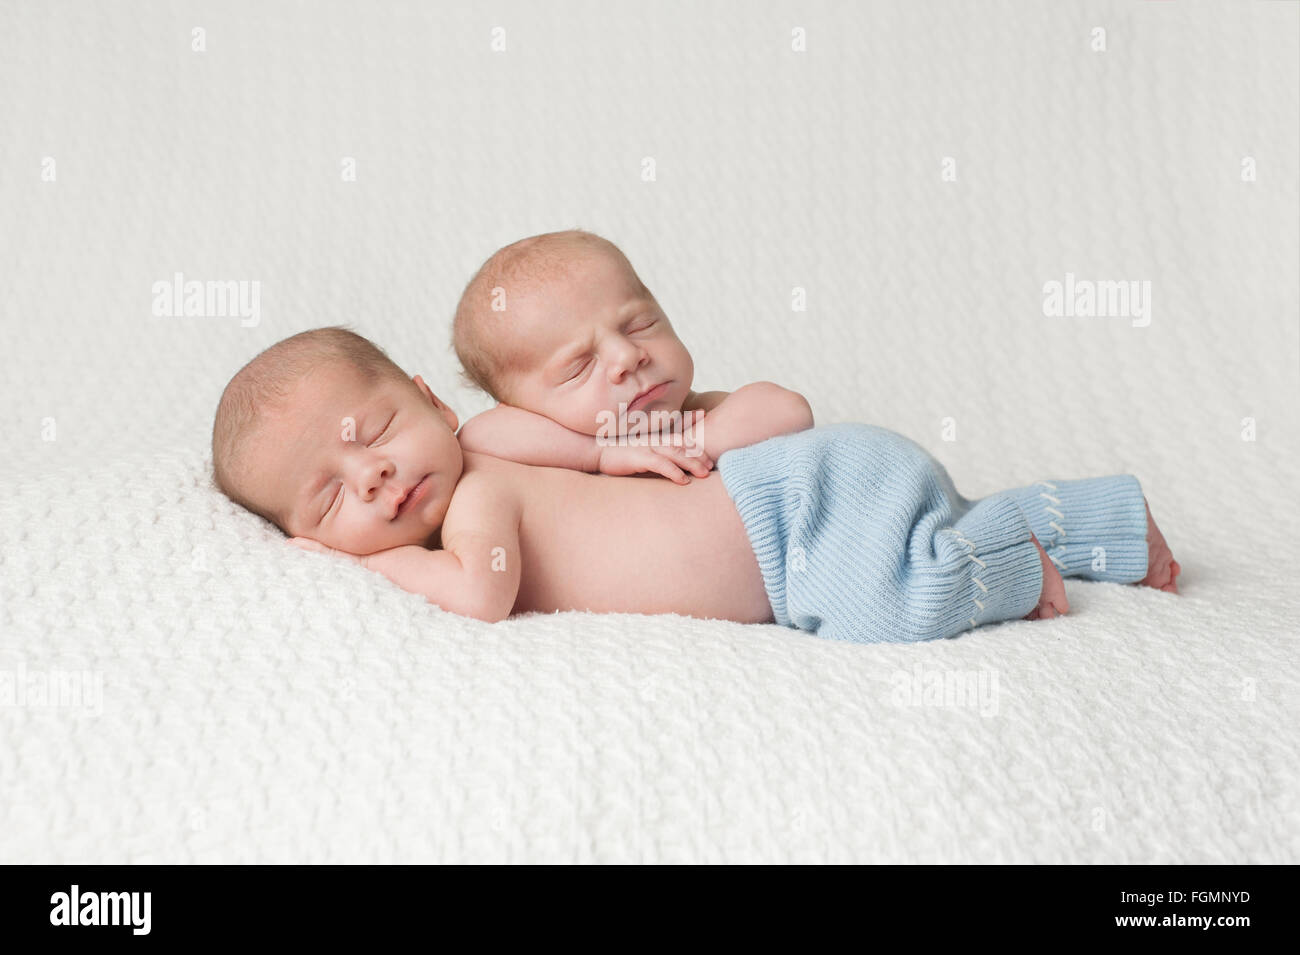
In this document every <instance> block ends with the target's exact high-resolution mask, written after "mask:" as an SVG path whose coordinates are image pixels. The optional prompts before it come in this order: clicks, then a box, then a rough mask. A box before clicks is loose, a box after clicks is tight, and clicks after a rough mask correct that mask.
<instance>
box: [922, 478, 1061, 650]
mask: <svg viewBox="0 0 1300 955" xmlns="http://www.w3.org/2000/svg"><path fill="white" fill-rule="evenodd" d="M939 541H946V542H947V544H946V548H947V549H946V551H945V550H942V549H941V548H940V545H939ZM936 551H937V552H938V554H939V556H940V557H941V563H942V564H943V565H949V561H952V562H953V563H955V564H956V565H957V567H958V568H959V569H960V570H961V571H962V572H961V573H958V574H957V575H956V576H955V577H954V578H953V579H954V580H955V581H956V582H957V583H958V590H957V592H956V593H953V594H949V595H943V607H944V608H945V609H940V608H939V607H933V608H931V612H935V613H939V614H941V615H942V616H943V618H944V626H943V630H944V635H955V634H957V633H960V632H961V631H963V630H970V629H973V628H975V627H978V626H980V625H982V624H986V623H996V622H997V621H1000V620H1018V619H1020V618H1021V617H1023V616H1025V614H1027V613H1029V611H1031V610H1033V609H1034V607H1036V606H1038V598H1039V596H1040V595H1041V594H1042V592H1043V564H1042V560H1041V559H1040V558H1039V556H1038V548H1037V547H1035V546H1034V542H1033V540H1032V531H1031V529H1030V527H1029V524H1028V522H1027V521H1026V520H1025V515H1024V513H1023V512H1022V510H1021V508H1020V507H1019V506H1018V505H1017V504H1016V502H1015V500H1013V499H1012V498H1010V497H1007V496H1004V495H1001V494H993V495H990V496H989V497H986V498H984V499H982V500H981V501H979V502H978V503H976V504H975V505H974V506H972V507H971V509H970V510H969V511H967V512H966V513H965V514H964V515H963V516H962V517H961V519H960V520H958V521H957V523H956V524H954V525H953V526H952V527H951V528H945V529H944V530H941V531H940V532H939V533H938V534H937V535H936ZM967 571H968V572H967ZM935 635H936V636H938V634H935Z"/></svg>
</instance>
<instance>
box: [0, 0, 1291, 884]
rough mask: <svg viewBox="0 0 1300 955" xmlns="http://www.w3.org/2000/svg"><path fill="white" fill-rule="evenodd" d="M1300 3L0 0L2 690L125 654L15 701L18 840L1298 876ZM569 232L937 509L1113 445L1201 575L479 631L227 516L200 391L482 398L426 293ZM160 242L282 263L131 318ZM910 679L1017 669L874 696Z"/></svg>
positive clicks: (288, 852)
mask: <svg viewBox="0 0 1300 955" xmlns="http://www.w3.org/2000/svg"><path fill="white" fill-rule="evenodd" d="M498 26H499V27H503V28H504V29H505V31H506V33H505V37H506V50H505V51H504V52H500V53H494V52H492V50H491V49H490V42H491V39H492V30H493V28H494V27H498ZM1097 26H1101V27H1104V28H1105V29H1106V31H1107V50H1106V51H1105V52H1103V53H1098V52H1093V51H1092V50H1091V49H1090V40H1091V30H1092V29H1093V28H1094V27H1097ZM194 27H202V28H203V29H204V30H205V31H206V43H207V49H206V51H205V52H203V53H196V52H194V51H192V49H191V30H192V28H194ZM794 27H802V28H804V29H805V30H806V35H807V49H806V51H805V52H802V53H799V52H794V51H792V50H791V39H790V38H791V30H792V28H794ZM1298 28H1300V10H1298V8H1297V5H1296V4H1293V3H1272V2H1255V3H1154V2H1152V3H1142V2H1108V3H1093V4H1088V5H1086V6H1085V5H1079V4H1071V3H1030V2H981V3H978V4H965V3H957V2H888V3H870V4H868V3H861V4H858V3H848V2H844V3H829V2H820V3H801V4H785V3H775V2H770V3H740V2H735V3H719V2H712V3H699V2H679V3H654V4H634V3H619V4H605V3H596V2H550V3H546V4H532V3H522V2H519V3H507V2H497V3H492V4H485V5H479V4H470V3H456V4H452V3H446V4H419V3H412V2H408V3H395V2H384V3H359V2H358V3H342V2H318V3H306V2H303V3H254V2H236V3H215V2H212V3H197V2H176V3H113V4H92V3H81V4H74V3H69V2H34V0H30V2H12V0H10V2H5V3H4V4H0V129H3V130H4V134H3V135H2V136H0V282H2V283H3V287H2V291H3V294H0V354H2V355H3V361H4V375H3V384H2V385H0V387H2V388H3V392H2V394H3V414H0V442H2V443H3V447H4V448H5V451H6V454H5V455H4V460H3V462H0V481H2V482H3V485H2V486H3V500H2V502H0V675H3V673H4V672H9V673H11V674H15V673H18V672H19V668H23V672H27V673H31V672H37V673H45V674H49V673H52V672H53V671H56V670H61V669H62V670H71V669H88V670H91V671H93V672H94V673H97V674H99V675H100V678H101V679H102V681H103V684H102V685H103V693H102V701H101V705H100V706H99V707H97V708H96V709H97V712H96V711H84V710H79V709H78V708H77V707H74V706H64V707H50V706H38V705H33V704H32V703H31V702H30V701H29V702H28V703H27V705H4V706H0V778H3V779H4V780H5V785H4V790H3V795H2V796H0V861H5V862H36V861H45V862H74V861H75V862H121V861H140V862H145V861H154V862H175V861H203V862H207V861H292V860H307V861H360V860H369V861H398V860H400V861H416V860H443V861H461V860H482V861H488V860H501V861H565V860H572V861H688V860H693V861H818V860H831V861H881V862H893V861H927V862H928V861H956V862H975V861H1039V862H1065V861H1074V862H1296V861H1300V827H1298V826H1297V818H1298V815H1300V786H1298V779H1300V771H1298V770H1297V755H1298V754H1297V731H1296V726H1297V725H1298V721H1297V715H1298V714H1297V709H1298V707H1297V704H1296V696H1297V690H1298V689H1300V687H1298V686H1297V684H1298V683H1300V681H1298V680H1297V653H1296V631H1297V625H1296V622H1295V621H1296V620H1297V619H1298V618H1300V599H1298V598H1297V588H1296V584H1295V567H1296V563H1297V558H1298V557H1300V554H1298V553H1297V546H1296V536H1297V535H1296V532H1297V529H1298V527H1297V525H1298V523H1300V522H1298V521H1297V518H1296V510H1295V507H1296V505H1295V487H1296V483H1295V482H1296V475H1297V473H1300V468H1298V465H1300V448H1298V446H1297V429H1296V420H1295V412H1296V400H1295V399H1296V395H1297V387H1298V385H1300V381H1298V380H1297V379H1298V370H1300V363H1298V361H1297V355H1298V354H1300V338H1298V333H1297V329H1298V326H1300V323H1298V322H1297V316H1298V314H1300V277H1298V267H1297V264H1298V261H1300V216H1298V215H1297V212H1298V209H1300V191H1298V180H1300V150H1298V142H1300V120H1298V117H1300V55H1298V47H1300V41H1298V39H1297V35H1298ZM345 156H350V157H355V159H356V162H357V181H356V182H352V183H349V182H343V181H342V179H341V176H340V162H341V159H342V157H345ZM647 156H650V157H654V159H655V162H656V172H657V178H656V181H654V182H644V181H642V180H641V169H642V159H643V157H647ZM945 156H950V157H953V158H954V159H955V160H956V162H957V171H958V179H957V181H956V182H944V181H941V178H940V163H941V161H942V159H943V157H945ZM1245 156H1251V157H1254V158H1255V160H1256V163H1257V169H1258V181H1256V182H1253V183H1244V182H1242V181H1241V175H1240V169H1241V161H1242V158H1243V157H1245ZM44 157H53V158H54V159H55V161H56V170H57V179H56V181H54V182H43V181H42V180H41V163H42V159H43V158H44ZM573 226H581V227H585V228H588V229H592V230H595V231H597V232H600V233H602V234H604V235H606V236H608V237H609V238H611V239H613V240H614V241H616V242H617V243H619V244H620V245H621V246H622V247H623V248H624V249H625V250H626V252H627V254H628V255H629V257H630V258H631V260H632V262H633V263H634V265H635V266H636V267H637V269H638V271H639V272H640V274H641V276H642V278H643V279H644V280H645V282H646V283H647V284H648V285H649V287H650V288H651V289H652V290H653V291H654V292H655V293H656V295H657V296H658V297H659V299H660V301H661V303H662V304H663V306H664V307H665V309H666V311H667V312H668V314H669V316H670V317H671V318H672V319H673V321H674V324H675V325H676V327H677V329H678V332H679V334H680V335H681V337H682V338H683V340H684V341H685V342H686V343H687V345H688V346H689V347H690V348H691V350H692V353H693V355H694V357H695V361H696V368H697V379H696V384H697V386H698V387H703V388H727V389H730V388H735V387H737V386H739V385H741V384H743V383H745V382H747V381H752V380H757V379H771V380H775V381H778V382H781V383H783V384H785V385H787V386H789V387H792V388H796V389H798V390H800V391H802V392H803V393H804V394H805V395H807V396H808V398H809V400H810V401H811V403H812V405H813V408H814V411H815V412H816V415H817V418H818V421H819V422H822V423H829V422H834V421H845V420H860V421H869V422H873V423H877V424H881V425H884V426H886V427H891V428H894V429H895V430H898V431H900V432H902V433H904V434H907V435H908V436H910V437H912V438H913V439H914V440H917V441H918V442H920V443H921V444H923V445H924V446H926V447H927V448H928V449H929V450H930V451H931V452H932V453H934V454H935V455H936V456H937V457H938V458H939V459H940V460H941V461H943V462H944V463H945V464H946V465H947V466H948V468H949V470H950V471H951V473H952V474H953V476H954V479H955V480H956V482H957V486H958V488H959V489H960V490H961V491H962V492H963V493H965V494H967V495H968V496H982V495H984V494H986V493H990V492H992V491H994V490H997V489H998V488H1001V487H1008V486H1013V485H1019V484H1025V483H1029V482H1031V481H1034V480H1037V479H1040V478H1051V477H1083V476H1089V475H1100V474H1111V473H1118V472H1129V473H1133V474H1136V475H1137V476H1138V477H1139V478H1140V480H1141V481H1142V483H1143V487H1144V489H1145V491H1146V494H1147V497H1148V498H1149V500H1150V502H1151V505H1152V508H1153V510H1154V512H1155V514H1156V516H1157V517H1158V519H1159V520H1160V522H1161V526H1162V528H1163V529H1164V531H1165V533H1166V535H1167V536H1168V538H1169V540H1170V541H1171V543H1172V546H1173V549H1174V553H1175V555H1176V556H1177V557H1178V559H1179V560H1180V562H1181V563H1182V564H1183V566H1184V568H1185V573H1184V576H1183V578H1182V584H1183V595H1182V596H1180V597H1173V596H1170V595H1165V594H1161V593H1155V592H1152V591H1150V590H1147V589H1137V588H1124V587H1118V586H1113V585H1102V584H1092V583H1086V582H1074V581H1072V582H1070V583H1069V594H1070V599H1071V602H1072V608H1073V612H1072V613H1071V615H1070V616H1069V617H1068V618H1066V619H1063V620H1059V621H1054V622H1039V623H1027V622H1017V623H1011V624H1005V625H1002V626H999V627H993V628H987V629H982V630H980V631H978V632H976V633H974V634H972V635H968V636H965V637H962V638H960V639H958V640H953V641H943V642H939V643H933V644H926V645H921V646H885V647H863V646H851V645H840V644H833V643H829V642H827V641H823V640H819V639H817V638H815V637H810V636H806V635H801V634H798V633H796V632H793V631H786V630H783V629H780V628H776V627H745V626H741V625H734V624H729V623H722V622H708V623H706V622H702V621H691V620H688V619H685V618H676V617H662V618H646V617H634V616H618V615H614V616H594V615H581V614H561V615H553V616H542V617H532V618H522V619H515V620H512V621H508V622H506V623H503V624H500V625H496V626H488V625H485V624H479V623H477V622H474V621H470V620H465V619H462V618H457V617H454V616H451V615H448V614H445V613H442V612H440V611H438V610H436V609H435V608H432V607H430V606H428V605H427V604H426V603H424V601H423V600H422V599H421V598H418V597H415V596H413V595H410V594H406V593H404V592H402V591H400V590H399V589H397V588H396V587H394V586H393V585H391V584H390V583H388V582H387V581H386V580H383V579H382V578H379V577H376V576H374V575H371V574H368V573H366V572H365V571H363V570H360V569H359V568H355V567H352V566H350V565H344V564H343V563H342V562H333V561H329V560H327V559H325V558H320V557H317V556H314V555H308V554H303V553H299V552H297V551H291V550H290V549H288V548H287V547H285V546H284V545H283V543H282V542H281V541H280V540H279V535H278V533H277V532H275V531H274V530H273V529H271V528H270V527H269V526H268V525H265V524H263V523H262V522H260V521H259V520H257V519H256V518H254V517H252V516H251V515H248V514H245V513H243V512H240V511H238V510H237V509H235V508H234V507H233V505H231V504H229V502H227V501H225V499H224V498H222V497H221V496H220V495H219V494H217V492H216V491H215V490H213V489H212V487H211V484H210V481H209V477H208V467H209V461H208V460H207V442H208V435H209V432H210V428H211V420H212V413H213V411H214V409H215V405H216V401H217V398H218V396H219V394H220V392H221V389H222V387H223V386H224V384H225V382H226V381H227V380H228V378H229V377H230V375H231V374H232V373H233V372H234V371H235V370H236V369H237V368H238V367H239V366H240V365H242V363H243V362H245V361H246V360H247V359H248V358H250V357H251V356H252V355H253V354H255V353H256V352H257V351H259V350H260V349H262V348H264V347H265V346H267V345H269V344H271V343H273V342H275V341H277V340H279V339H281V338H283V337H285V336H287V335H289V334H292V333H294V332H296V331H299V330H302V329H304V328H310V327H314V326H319V325H325V324H334V323H346V324H349V325H351V326H352V327H354V328H356V329H357V330H358V331H359V332H361V333H363V334H366V335H368V336H370V337H372V338H373V339H375V340H376V341H377V342H378V343H379V344H381V345H382V346H384V347H385V348H386V349H387V350H388V351H389V353H390V354H391V355H392V356H393V358H394V359H395V360H396V361H398V362H399V364H401V365H403V367H405V368H406V369H407V370H408V371H409V372H411V373H416V372H419V373H421V374H423V375H424V376H425V377H426V378H427V379H428V380H429V381H430V382H431V383H433V385H434V387H435V390H438V391H439V392H440V393H441V394H442V395H443V396H444V397H446V398H447V399H448V400H450V401H451V402H452V404H453V406H454V407H455V408H456V409H457V410H458V411H459V412H461V414H462V415H463V416H465V415H469V414H472V413H475V412H477V411H480V410H483V409H484V408H486V407H487V406H488V402H487V400H486V399H485V398H484V397H483V396H482V395H478V394H475V393H473V392H471V391H469V390H467V389H465V388H464V387H463V386H461V384H460V383H459V381H458V379H457V377H456V364H455V359H454V355H453V354H452V353H451V351H450V348H449V318H450V315H451V312H452V309H453V307H454V304H455V302H456V299H457V297H458V295H459V293H460V291H461V289H462V287H463V285H464V283H465V281H466V280H467V279H468V277H469V275H470V274H471V273H472V271H473V269H474V268H476V267H477V265H478V264H479V263H480V262H481V261H482V259H483V258H484V257H485V256H486V255H487V254H488V253H490V252H491V251H492V250H493V249H495V248H496V247H498V246H500V245H502V244H504V243H505V242H508V241H511V240H513V239H515V238H518V237H521V236H524V235H529V234H532V233H536V232H540V231H546V230H550V229H558V228H567V227H573ZM177 271H181V272H183V273H184V274H185V275H186V277H187V278H197V279H245V280H258V281H260V282H261V292H262V300H261V321H260V324H259V325H257V326H256V327H254V328H244V327H240V324H239V322H238V320H237V319H229V318H212V319H198V318H156V317H154V316H153V315H152V314H151V310H150V306H151V301H152V295H151V286H152V284H153V283H154V282H155V281H157V280H160V279H164V280H165V279H169V278H170V277H171V276H172V274H173V273H174V272H177ZM1066 272H1073V273H1075V275H1076V276H1078V277H1079V278H1089V279H1135V280H1149V281H1150V282H1151V283H1152V297H1153V309H1152V321H1151V324H1150V326H1149V327H1146V328H1135V327H1133V326H1132V324H1131V322H1129V321H1128V320H1126V319H1122V318H1120V319H1116V318H1107V319H1101V318H1072V319H1053V318H1047V317H1045V316H1044V315H1043V310H1042V287H1043V284H1044V283H1045V282H1047V281H1052V280H1058V281H1059V280H1063V279H1064V277H1065V273H1066ZM795 286H800V287H804V288H806V289H807V296H808V308H807V311H806V312H792V311H791V289H792V288H793V287H795ZM947 417H951V418H952V419H954V421H955V425H956V440H955V441H945V440H943V439H942V437H941V430H940V429H941V422H942V420H943V419H944V418H947ZM1248 417H1249V418H1253V419H1254V420H1255V422H1256V428H1257V434H1256V440H1254V441H1245V440H1243V439H1242V427H1243V425H1242V421H1243V419H1244V418H1248ZM51 429H52V430H51ZM47 438H52V440H47ZM916 668H920V669H919V670H918V669H916ZM914 675H919V677H920V678H921V679H922V680H931V679H942V678H944V677H945V675H947V676H949V677H953V676H958V677H959V676H969V677H971V678H972V679H983V680H985V681H986V685H989V684H990V683H991V681H992V680H994V679H996V681H997V684H996V693H995V694H994V696H993V697H992V701H991V705H988V706H986V707H985V708H984V711H983V712H981V711H980V710H979V709H977V708H972V707H970V706H962V705H956V704H950V705H918V706H911V705H901V704H905V703H906V700H901V701H900V699H899V697H898V692H897V690H898V686H899V685H900V684H899V682H898V681H899V680H900V679H903V678H906V679H907V680H910V679H911V678H912V677H913V676H914ZM13 679H16V677H13ZM11 686H12V683H11ZM920 702H922V703H926V702H927V701H926V700H924V699H922V700H921V701H920Z"/></svg>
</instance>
